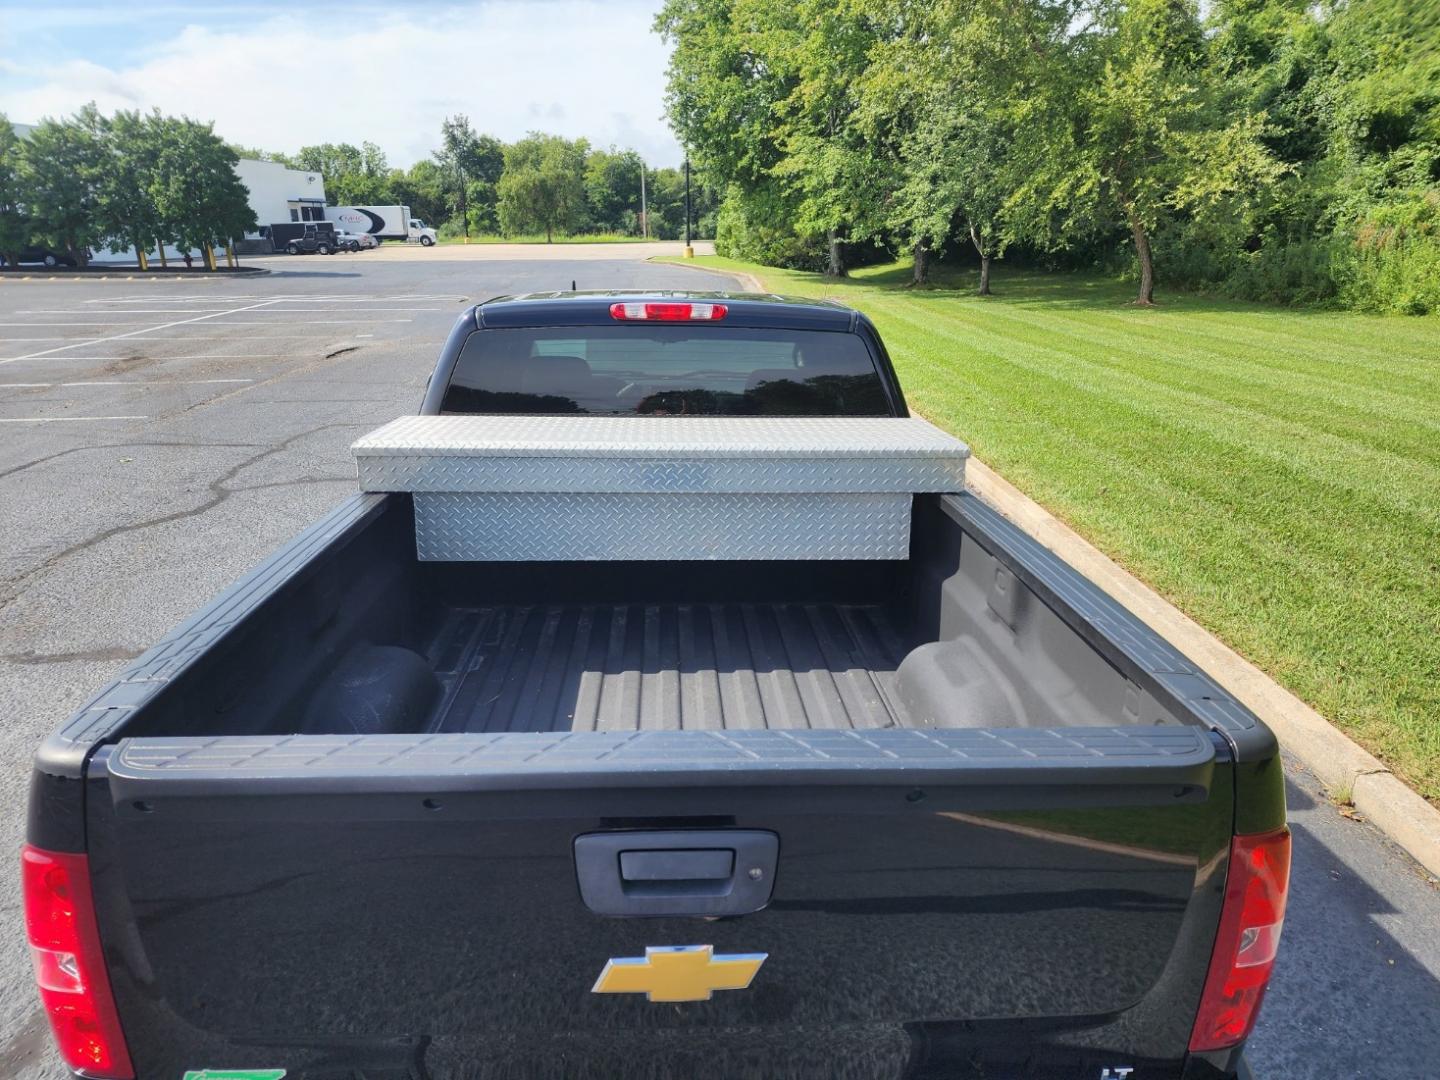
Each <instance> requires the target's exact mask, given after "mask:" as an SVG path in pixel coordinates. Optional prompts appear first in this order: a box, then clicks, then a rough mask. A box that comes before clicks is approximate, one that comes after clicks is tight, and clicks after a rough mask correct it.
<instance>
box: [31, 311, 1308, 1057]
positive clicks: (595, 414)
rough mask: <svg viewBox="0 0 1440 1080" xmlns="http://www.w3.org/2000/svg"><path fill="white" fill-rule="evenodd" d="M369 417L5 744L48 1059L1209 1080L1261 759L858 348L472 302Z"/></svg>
mask: <svg viewBox="0 0 1440 1080" xmlns="http://www.w3.org/2000/svg"><path fill="white" fill-rule="evenodd" d="M420 414H421V415H418V416H411V417H404V418H402V419H400V420H397V421H395V422H393V423H391V424H389V425H386V427H385V428H383V429H381V430H380V431H377V432H374V433H372V434H371V435H369V436H367V437H366V438H364V439H362V440H361V441H360V442H358V443H357V444H356V445H355V448H354V450H355V455H356V461H357V468H358V474H359V479H360V481H361V488H362V493H360V494H357V495H355V496H353V497H351V498H350V499H348V500H346V501H345V502H343V503H342V504H341V505H340V506H339V507H338V508H336V509H335V510H334V511H333V512H331V513H330V514H329V515H327V516H325V517H323V518H322V519H320V520H319V521H317V522H316V523H315V524H314V525H312V526H311V527H310V528H308V529H307V530H305V531H304V532H303V533H301V534H300V535H299V536H298V537H297V538H296V539H294V540H293V541H291V542H290V543H289V544H288V545H286V546H285V547H284V548H282V549H281V550H280V551H278V552H277V553H276V554H275V555H273V556H272V557H271V558H270V559H269V560H267V561H266V562H264V563H263V564H261V565H260V566H259V567H258V568H256V569H255V570H254V571H252V572H251V573H250V574H249V575H248V576H247V577H245V578H243V579H242V580H241V581H239V582H238V583H237V584H236V585H234V586H233V587H232V588H231V589H230V590H229V591H228V592H227V593H225V594H224V595H223V596H221V597H220V598H219V599H218V600H216V601H215V602H214V603H213V604H212V605H211V606H209V607H208V608H206V609H204V610H202V611H201V612H200V613H199V614H197V615H196V616H194V617H193V618H192V619H190V620H189V621H188V622H187V623H185V624H184V625H182V626H181V627H179V628H178V629H176V630H175V631H174V632H173V633H171V634H170V635H169V636H168V637H166V638H165V639H164V640H162V641H161V642H160V643H159V644H157V645H156V646H155V647H154V648H153V649H151V650H150V651H149V652H147V653H146V654H145V655H143V656H141V657H140V658H139V659H137V660H136V661H134V662H133V663H132V664H131V665H130V666H129V667H128V668H127V669H126V670H125V671H123V672H122V673H121V674H120V675H119V677H118V678H117V680H116V681H115V682H114V683H112V684H111V685H110V686H109V687H107V688H105V689H104V690H102V691H101V692H100V693H99V694H98V695H96V696H95V697H94V698H93V699H92V700H91V701H90V702H89V704H87V705H86V706H84V708H82V709H81V710H80V712H79V713H78V714H77V715H76V716H75V717H74V718H73V719H72V720H70V721H68V722H67V723H66V724H65V725H64V726H63V727H62V728H61V729H59V730H58V731H57V732H56V733H55V734H54V735H52V736H51V737H50V738H49V739H48V740H47V741H46V742H45V744H44V745H43V746H42V747H41V748H40V751H39V753H38V754H37V756H36V758H35V762H34V771H33V774H32V779H31V795H30V815H29V822H28V834H27V841H28V842H27V844H26V846H25V848H24V854H23V861H24V901H25V925H26V927H27V928H28V933H29V938H30V944H31V948H32V953H33V956H34V970H35V975H36V979H37V982H38V984H39V989H40V996H41V998H42V1000H43V1002H44V1005H45V1008H46V1011H47V1012H48V1014H49V1016H50V1020H51V1024H52V1026H53V1027H54V1030H55V1032H56V1036H57V1040H58V1042H59V1045H60V1047H61V1050H62V1054H63V1056H64V1057H65V1059H66V1060H67V1062H68V1063H69V1065H70V1067H71V1068H72V1069H74V1070H76V1072H77V1075H83V1076H85V1077H90V1078H101V1077H104V1078H111V1077H139V1078H151V1077H156V1078H162V1077H163V1078H167V1080H168V1078H179V1077H181V1076H190V1077H203V1076H215V1077H218V1076H220V1075H222V1074H223V1075H224V1076H227V1077H237V1078H238V1077H241V1076H244V1077H260V1076H262V1075H263V1076H265V1077H276V1078H278V1077H281V1076H285V1077H288V1078H289V1080H342V1078H344V1080H352V1078H358V1077H366V1078H374V1080H381V1078H384V1080H399V1078H412V1080H413V1078H420V1077H425V1078H430V1080H451V1078H472V1080H478V1078H480V1077H501V1076H504V1077H511V1078H516V1080H521V1078H528V1077H565V1078H568V1080H580V1078H586V1080H590V1078H615V1077H637V1076H640V1075H644V1076H646V1077H676V1078H682V1077H683V1078H685V1080H701V1078H717V1080H727V1078H731V1077H741V1076H745V1077H782V1076H783V1077H792V1078H797V1080H799V1078H806V1080H808V1078H817V1080H819V1078H823V1080H834V1078H839V1077H845V1078H854V1080H881V1078H889V1077H910V1078H918V1077H922V1076H923V1077H929V1078H942V1077H943V1078H945V1080H961V1078H979V1077H992V1078H993V1077H1014V1078H1018V1077H1022V1076H1024V1077H1032V1078H1039V1077H1047V1078H1055V1080H1058V1078H1066V1080H1072V1078H1075V1080H1096V1078H1097V1077H1099V1078H1102V1080H1103V1078H1110V1080H1120V1078H1127V1077H1128V1078H1130V1080H1142V1078H1143V1080H1182V1078H1184V1080H1219V1078H1233V1077H1236V1076H1237V1074H1240V1075H1245V1068H1244V1063H1243V1061H1242V1052H1243V1048H1244V1045H1245V1040H1246V1038H1247V1036H1248V1035H1249V1034H1250V1031H1251V1029H1252V1027H1253V1025H1254V1023H1255V1019H1256V1016H1257V1013H1258V1010H1259V1008H1260V1003H1261V999H1262V997H1263V996H1264V993H1265V986H1266V982H1267V981H1268V979H1269V977H1270V972H1271V968H1272V965H1273V963H1274V960H1275V955H1276V949H1277V947H1278V944H1279V938H1280V928H1281V923H1282V921H1283V917H1284V908H1285V898H1286V890H1287V881H1288V877H1287V875H1288V869H1289V856H1290V837H1289V833H1288V831H1287V829H1286V825H1285V796H1284V774H1283V771H1282V767H1281V761H1280V756H1279V750H1278V748H1277V745H1276V741H1275V738H1274V736H1273V735H1272V734H1271V733H1270V731H1269V730H1268V729H1267V728H1266V727H1265V725H1264V724H1263V723H1262V722H1261V721H1260V720H1259V719H1258V718H1256V717H1255V716H1254V715H1253V714H1252V713H1251V712H1249V711H1248V710H1247V709H1246V708H1245V707H1244V706H1243V705H1241V704H1240V703H1239V702H1238V701H1237V700H1236V699H1235V698H1234V697H1233V696H1231V695H1230V694H1229V693H1228V692H1227V691H1226V690H1225V689H1224V688H1222V687H1221V686H1220V685H1219V684H1217V683H1216V682H1215V681H1214V680H1213V679H1211V678H1210V677H1209V676H1208V675H1206V674H1205V672H1204V671H1202V670H1201V669H1200V668H1199V667H1198V666H1196V665H1195V664H1194V663H1193V662H1192V661H1190V660H1189V659H1187V658H1186V657H1185V656H1183V655H1181V653H1180V652H1179V651H1178V650H1177V649H1176V648H1175V647H1174V646H1173V645H1171V644H1170V643H1169V642H1168V641H1166V640H1165V638H1164V637H1162V636H1161V635H1160V634H1159V633H1157V632H1156V631H1154V630H1152V629H1151V628H1149V627H1148V626H1146V625H1145V624H1144V623H1143V622H1141V621H1140V619H1138V618H1137V617H1136V616H1135V615H1133V614H1131V613H1130V612H1129V611H1128V610H1126V609H1125V608H1124V607H1123V606H1121V605H1120V604H1119V603H1118V602H1117V601H1115V600H1114V599H1112V598H1111V597H1109V596H1108V595H1106V594H1105V593H1103V592H1101V591H1100V590H1099V589H1098V588H1097V587H1096V586H1095V585H1093V584H1091V583H1090V582H1089V581H1088V580H1086V579H1085V578H1084V577H1082V576H1081V575H1080V573H1078V572H1077V571H1076V570H1074V569H1072V568H1071V567H1070V566H1068V565H1066V563H1065V562H1064V561H1063V560H1062V559H1061V558H1060V557H1059V556H1057V555H1056V554H1055V553H1054V552H1052V551H1050V550H1048V549H1046V548H1044V547H1042V546H1041V545H1040V544H1039V543H1037V542H1036V541H1035V540H1034V539H1032V538H1031V537H1029V536H1028V535H1026V533H1025V532H1024V531H1023V530H1022V529H1020V528H1019V527H1018V526H1016V525H1015V524H1014V523H1013V522H1011V521H1009V520H1007V519H1006V518H1004V517H1002V516H1001V515H1000V514H999V513H998V512H997V511H996V510H995V509H994V508H993V507H991V506H989V505H988V504H987V503H985V502H984V501H983V500H981V499H980V498H979V497H977V496H976V495H974V494H971V493H969V492H967V491H966V490H965V484H964V469H965V458H966V455H967V454H968V451H967V450H966V449H965V447H964V445H963V444H961V443H959V442H958V441H957V440H955V439H954V438H952V437H951V436H949V435H946V434H945V433H944V432H941V431H939V430H938V429H936V428H934V427H931V426H930V425H928V424H926V423H924V422H923V421H921V420H918V419H913V418H911V417H910V414H909V411H908V409H907V407H906V403H905V398H904V396H903V395H902V393H901V390H900V386H899V383H898V381H897V379H896V377H895V373H894V371H893V369H892V367H891V364H890V361H889V358H888V356H887V354H886V351H885V348H884V346H883V345H882V344H881V341H880V338H879V336H878V335H877V333H876V331H875V328H874V326H873V325H872V324H871V323H870V321H869V320H868V319H867V318H866V317H865V316H864V315H862V314H860V313H859V312H856V311H853V310H850V309H848V308H844V307H841V306H840V305H838V304H830V303H819V302H811V301H801V300H793V299H789V298H782V297H765V298H758V297H754V296H740V295H736V296H730V295H727V294H723V293H722V294H717V293H706V294H684V293H680V294H675V293H669V294H662V295H654V294H638V295H636V294H613V293H612V294H602V295H595V294H567V293H559V294H557V293H544V294H538V295H536V296H533V297H500V298H498V299H496V300H493V301H489V302H487V303H484V304H481V305H479V306H476V307H472V308H470V309H469V310H468V311H466V312H465V313H464V314H463V315H462V316H461V317H460V319H459V321H458V322H457V323H456V325H455V327H454V329H453V330H452V331H451V334H450V337H449V339H448V341H447V342H446V344H445V346H444V348H443V350H442V352H441V355H440V358H439V362H438V363H437V365H436V366H435V369H434V372H433V374H432V376H431V379H430V382H429V384H428V389H427V391H426V394H425V397H424V400H423V403H422V404H421V407H420ZM1321 1067H1322V1068H1323V1065H1322V1066H1321Z"/></svg>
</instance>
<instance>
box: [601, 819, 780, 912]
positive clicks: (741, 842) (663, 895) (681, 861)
mask: <svg viewBox="0 0 1440 1080" xmlns="http://www.w3.org/2000/svg"><path fill="white" fill-rule="evenodd" d="M779 852H780V838H779V837H778V836H777V835H775V833H773V832H767V831H765V830H761V829H705V830H684V831H681V830H677V831H659V832H603V833H587V834H586V835H584V836H579V837H576V839H575V876H576V880H577V881H578V883H579V885H580V896H581V899H583V900H584V901H585V904H586V906H587V907H589V908H590V910H591V911H593V912H595V913H596V914H597V915H649V916H662V915H712V916H713V915H744V914H747V913H749V912H752V911H759V910H760V909H761V908H763V907H764V906H765V905H766V904H768V903H769V902H770V892H771V889H772V888H773V886H774V880H775V863H776V859H777V857H778V855H779Z"/></svg>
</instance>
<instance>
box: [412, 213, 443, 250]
mask: <svg viewBox="0 0 1440 1080" xmlns="http://www.w3.org/2000/svg"><path fill="white" fill-rule="evenodd" d="M436 239H437V236H436V233H435V230H434V229H432V228H430V226H429V225H426V224H425V222H423V221H421V220H420V219H419V218H411V219H410V241H411V242H412V243H417V244H419V245H420V246H421V247H430V246H431V245H432V244H434V243H435V241H436Z"/></svg>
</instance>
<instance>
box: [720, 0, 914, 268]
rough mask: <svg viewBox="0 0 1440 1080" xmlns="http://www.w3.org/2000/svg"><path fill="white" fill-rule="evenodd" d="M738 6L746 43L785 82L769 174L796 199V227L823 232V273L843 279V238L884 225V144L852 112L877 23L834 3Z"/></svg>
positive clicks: (748, 2) (887, 157)
mask: <svg viewBox="0 0 1440 1080" xmlns="http://www.w3.org/2000/svg"><path fill="white" fill-rule="evenodd" d="M741 6H742V17H743V18H744V19H745V21H746V23H747V25H749V26H751V27H753V28H754V29H752V30H751V32H750V34H749V40H750V41H751V42H752V43H753V48H754V49H755V51H756V52H757V53H759V54H760V55H762V56H763V57H764V59H765V63H766V65H767V66H768V67H770V68H773V69H774V71H775V73H776V75H777V76H778V77H779V78H780V79H781V80H782V81H783V82H784V83H786V84H787V85H788V87H789V93H788V94H786V95H785V97H783V98H782V99H781V100H780V101H779V102H778V103H777V106H776V119H777V123H776V127H775V131H774V138H775V141H776V142H777V144H778V145H779V146H780V147H781V148H782V149H783V150H784V151H785V154H784V157H782V158H781V160H780V161H779V162H777V163H776V164H775V165H774V166H773V167H772V168H771V173H772V174H773V175H774V176H776V177H778V178H779V179H780V180H782V181H783V182H785V183H786V184H787V185H788V186H789V187H790V189H791V190H792V191H793V192H794V193H795V195H796V196H797V202H796V212H797V217H796V222H795V225H796V228H797V230H798V231H800V232H801V233H815V234H823V235H824V237H825V241H826V250H827V253H828V259H827V263H826V270H825V272H826V273H827V274H829V275H831V276H834V277H842V276H844V274H845V272H846V268H845V258H844V251H843V246H842V245H843V243H844V240H845V238H846V237H847V236H853V237H865V236H872V235H875V234H876V233H878V232H880V231H881V229H883V227H884V218H883V215H881V214H880V213H878V211H879V209H880V207H882V206H883V205H884V200H885V196H886V194H887V193H888V191H889V190H890V187H891V184H892V178H893V170H892V167H891V166H892V164H893V153H892V148H891V147H890V146H888V145H887V144H886V142H885V141H884V140H880V139H876V138H875V137H874V135H875V133H874V131H873V130H872V131H869V132H867V131H866V129H865V127H864V125H863V123H861V122H860V118H859V117H858V115H857V106H858V104H859V101H858V95H857V93H856V87H857V84H858V82H859V80H860V79H862V78H863V77H864V74H865V71H866V68H867V65H868V63H869V57H870V53H871V51H872V50H873V49H874V48H875V47H876V46H877V45H878V44H879V42H880V33H879V27H880V25H882V24H879V23H877V22H875V21H874V20H871V19H867V18H863V17H857V16H856V14H855V13H854V12H853V11H852V10H851V9H850V8H849V7H848V6H846V5H837V4H835V3H834V2H833V0H799V2H798V3H792V4H789V5H777V4H773V3H770V2H769V0H741Z"/></svg>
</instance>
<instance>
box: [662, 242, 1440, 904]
mask: <svg viewBox="0 0 1440 1080" xmlns="http://www.w3.org/2000/svg"><path fill="white" fill-rule="evenodd" d="M654 261H656V262H664V263H666V264H668V265H674V266H690V267H694V268H695V269H697V270H709V271H710V272H711V273H720V274H726V275H728V276H730V277H732V278H734V279H736V281H737V282H739V283H740V285H741V286H742V288H744V289H746V290H747V291H755V292H770V291H772V290H769V289H767V288H765V286H764V283H763V282H762V281H761V280H760V279H759V278H758V277H757V276H756V275H754V274H750V273H747V272H745V271H741V270H736V269H731V268H722V267H719V266H715V265H713V264H704V263H701V264H697V263H695V262H694V261H690V260H681V259H677V258H673V257H669V256H662V257H657V258H656V259H655V260H654ZM912 408H913V407H912ZM967 464H968V466H969V469H968V472H967V477H968V486H969V487H970V488H971V489H972V490H974V491H975V492H976V493H977V494H978V495H980V497H981V498H983V499H985V500H986V501H987V502H989V503H990V504H991V505H993V506H995V508H996V509H998V510H999V511H1000V512H1001V513H1002V514H1004V515H1005V516H1006V517H1007V518H1009V519H1010V520H1012V521H1014V522H1015V523H1016V524H1017V525H1020V526H1021V527H1022V528H1024V529H1025V530H1026V531H1027V532H1028V533H1030V535H1031V536H1033V537H1034V538H1035V539H1036V540H1037V541H1039V542H1040V543H1042V544H1044V545H1045V546H1046V547H1048V548H1050V549H1051V550H1052V551H1054V552H1055V553H1056V554H1057V555H1059V556H1060V557H1061V558H1062V559H1064V560H1065V561H1066V562H1068V563H1069V564H1070V565H1071V566H1073V567H1074V568H1075V569H1076V570H1077V571H1079V572H1080V573H1081V574H1083V575H1084V576H1085V577H1086V578H1088V579H1089V580H1090V581H1092V582H1093V583H1094V584H1096V585H1097V586H1099V587H1100V588H1101V589H1104V590H1105V592H1107V593H1109V594H1110V596H1112V597H1113V598H1114V599H1116V600H1117V601H1119V602H1120V603H1121V604H1124V605H1125V606H1126V607H1127V608H1129V609H1130V610H1131V611H1132V612H1134V614H1135V615H1136V616H1137V617H1138V618H1140V619H1141V620H1142V621H1143V622H1144V623H1145V624H1146V625H1148V626H1150V627H1151V628H1152V629H1154V630H1156V631H1157V632H1158V633H1161V634H1163V635H1164V636H1165V637H1166V638H1167V639H1168V640H1169V641H1170V642H1171V643H1172V644H1173V645H1174V646H1175V647H1176V648H1177V649H1179V650H1180V651H1181V652H1182V653H1184V654H1185V655H1186V656H1188V657H1189V658H1190V659H1191V660H1193V661H1195V663H1197V664H1198V665H1199V666H1200V667H1202V668H1204V669H1205V671H1206V672H1208V673H1209V674H1210V675H1211V677H1213V678H1214V679H1215V680H1216V681H1217V682H1219V683H1220V685H1221V686H1223V687H1224V688H1225V689H1226V690H1228V691H1229V692H1230V693H1231V694H1233V695H1235V697H1236V698H1237V699H1238V700H1239V701H1240V702H1241V703H1242V704H1244V705H1245V706H1246V708H1248V709H1250V710H1251V711H1252V712H1253V713H1255V715H1256V716H1258V717H1260V719H1261V720H1263V721H1264V722H1265V723H1266V725H1268V726H1269V727H1270V729H1271V730H1272V731H1273V732H1274V733H1275V736H1276V738H1277V739H1279V740H1280V742H1281V745H1282V746H1283V747H1284V748H1285V749H1286V750H1288V751H1289V752H1290V753H1292V754H1294V755H1295V757H1297V758H1298V759H1299V760H1300V762H1301V763H1302V764H1303V765H1304V766H1305V767H1306V768H1307V769H1309V770H1310V771H1311V772H1313V773H1314V774H1315V775H1316V777H1317V778H1318V779H1319V780H1320V782H1321V784H1322V785H1323V786H1324V787H1325V788H1326V790H1327V791H1328V792H1330V793H1332V794H1333V793H1335V792H1349V793H1351V798H1352V799H1353V801H1354V805H1355V809H1356V811H1357V812H1358V813H1359V814H1360V815H1361V816H1362V817H1364V818H1366V819H1368V820H1369V821H1370V823H1371V824H1373V825H1374V826H1375V827H1376V828H1377V829H1379V830H1380V832H1382V833H1383V834H1384V835H1385V836H1387V837H1388V838H1389V839H1390V840H1391V841H1393V842H1394V843H1395V844H1397V845H1398V846H1399V847H1401V848H1402V849H1404V850H1405V851H1406V852H1407V853H1408V854H1409V855H1410V856H1411V857H1412V858H1414V859H1415V860H1416V862H1418V863H1419V864H1420V865H1421V866H1422V867H1423V868H1424V869H1425V870H1426V871H1427V872H1428V873H1429V874H1430V875H1432V876H1433V877H1436V878H1440V809H1437V808H1436V807H1435V806H1433V805H1432V804H1431V803H1430V802H1428V801H1427V800H1426V799H1425V798H1423V797H1422V796H1421V795H1420V794H1418V793H1417V792H1416V791H1414V790H1413V789H1411V788H1410V787H1409V786H1408V785H1406V784H1405V783H1404V782H1403V781H1402V780H1400V778H1399V777H1397V776H1395V775H1394V773H1392V772H1391V771H1390V769H1389V768H1387V767H1386V766H1385V764H1384V762H1382V761H1381V760H1380V759H1379V758H1377V757H1375V755H1373V754H1371V753H1370V752H1369V751H1368V750H1366V749H1364V748H1363V747H1362V746H1360V744H1359V743H1357V742H1355V740H1353V739H1352V738H1350V736H1349V735H1346V734H1345V733H1344V732H1343V731H1341V730H1340V729H1339V728H1338V727H1336V726H1335V725H1334V724H1332V723H1331V722H1330V721H1329V720H1327V719H1325V717H1324V716H1322V715H1321V714H1320V713H1319V712H1317V711H1316V710H1315V709H1314V708H1312V707H1311V706H1310V705H1307V704H1306V703H1305V702H1304V701H1302V700H1301V699H1300V698H1299V697H1297V696H1296V695H1295V694H1293V693H1292V692H1290V691H1289V690H1287V689H1285V688H1284V687H1283V686H1281V685H1280V684H1279V683H1278V682H1276V681H1275V680H1274V679H1272V678H1271V677H1270V676H1269V675H1267V674H1266V673H1265V672H1264V671H1262V670H1260V668H1258V667H1257V666H1256V665H1254V664H1253V663H1251V662H1250V661H1249V660H1246V659H1245V658H1244V657H1243V656H1241V655H1240V654H1239V653H1238V652H1236V651H1235V650H1234V649H1232V648H1230V646H1228V645H1226V644H1225V643H1224V642H1223V641H1221V640H1220V639H1219V638H1217V637H1216V636H1215V635H1214V634H1212V633H1210V631H1208V630H1206V629H1205V628H1204V627H1202V626H1201V625H1200V624H1199V623H1197V622H1196V621H1195V620H1194V619H1192V618H1190V617H1189V616H1188V615H1186V614H1185V613H1184V612H1182V611H1180V609H1179V608H1177V607H1176V606H1175V605H1173V604H1171V603H1170V602H1169V601H1168V600H1166V599H1165V598H1164V597H1162V596H1160V595H1159V594H1158V593H1157V592H1155V590H1153V589H1151V588H1150V587H1149V586H1148V585H1146V584H1145V583H1144V582H1143V581H1141V580H1140V579H1139V578H1137V577H1136V576H1135V575H1134V574H1131V573H1130V572H1129V571H1128V570H1126V569H1124V567H1122V566H1120V565H1119V564H1118V563H1116V562H1115V561H1114V560H1112V559H1111V558H1109V557H1108V556H1107V555H1105V554H1104V553H1103V552H1102V551H1100V549H1099V548H1097V547H1095V546H1094V545H1093V544H1091V543H1090V542H1089V541H1088V540H1086V539H1085V538H1084V537H1082V536H1080V534H1079V533H1077V532H1075V531H1074V530H1073V529H1071V528H1070V527H1069V526H1068V525H1066V524H1065V523H1064V522H1062V521H1060V520H1059V519H1058V518H1056V517H1054V515H1052V514H1051V513H1050V512H1049V511H1047V510H1046V509H1045V508H1044V507H1043V506H1041V505H1040V504H1039V503H1037V502H1035V501H1034V500H1033V499H1031V498H1030V497H1029V496H1028V495H1026V494H1025V493H1024V492H1022V491H1020V489H1019V488H1017V487H1015V486H1014V485H1013V484H1011V483H1009V482H1008V481H1006V480H1005V479H1003V478H1002V477H1001V476H999V474H997V473H996V472H994V470H992V469H990V468H989V467H988V466H986V465H985V464H984V463H983V462H982V461H980V460H979V459H978V458H975V457H973V456H972V457H971V458H970V460H969V462H968V463H967Z"/></svg>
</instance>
